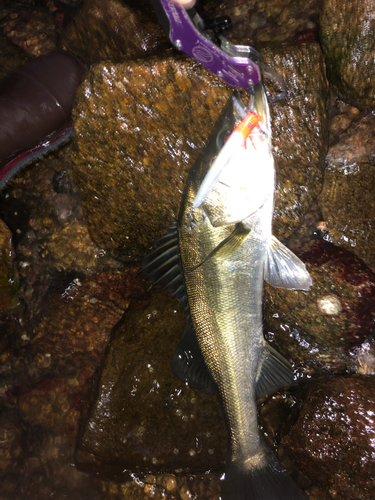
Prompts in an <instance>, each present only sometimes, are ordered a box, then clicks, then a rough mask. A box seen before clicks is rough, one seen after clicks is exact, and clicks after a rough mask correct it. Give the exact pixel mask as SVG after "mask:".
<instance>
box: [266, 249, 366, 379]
mask: <svg viewBox="0 0 375 500" xmlns="http://www.w3.org/2000/svg"><path fill="white" fill-rule="evenodd" d="M296 253H297V255H298V256H299V257H300V258H301V259H302V261H303V262H305V264H306V265H307V268H308V271H309V272H310V275H311V277H312V280H313V286H312V288H311V291H310V292H308V293H305V292H289V294H288V293H286V291H284V290H282V289H275V288H271V287H270V286H269V285H266V287H265V301H264V302H265V321H266V325H267V326H266V330H265V332H266V336H268V338H269V340H271V341H272V345H274V346H275V347H276V348H277V350H279V351H280V353H281V354H283V355H284V356H286V357H287V358H288V359H290V360H292V361H294V363H295V364H296V365H297V367H298V371H299V372H300V375H302V374H303V373H309V372H314V371H317V372H320V371H325V370H330V371H331V372H336V373H343V372H345V371H347V370H353V371H355V370H356V369H358V366H357V363H356V360H355V352H354V351H355V350H356V349H357V347H359V346H361V345H362V344H363V343H364V342H366V341H367V340H368V339H369V338H372V337H373V335H374V333H375V329H374V319H375V275H374V274H373V273H372V272H371V270H370V269H369V268H368V267H367V266H366V265H365V263H364V262H362V261H361V260H360V259H358V258H357V257H356V256H355V255H353V254H352V253H350V252H348V251H347V250H344V249H340V248H338V247H335V246H334V245H332V244H331V243H328V242H326V241H317V242H315V243H312V244H311V245H310V246H307V247H304V248H303V249H301V250H300V251H298V252H296ZM351 349H354V351H353V353H351Z"/></svg>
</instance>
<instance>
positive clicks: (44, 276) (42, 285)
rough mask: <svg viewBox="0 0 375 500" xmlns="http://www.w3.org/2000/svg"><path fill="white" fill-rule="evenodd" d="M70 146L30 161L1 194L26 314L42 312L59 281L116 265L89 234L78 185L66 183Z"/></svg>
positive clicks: (1, 208) (64, 281) (31, 314)
mask: <svg viewBox="0 0 375 500" xmlns="http://www.w3.org/2000/svg"><path fill="white" fill-rule="evenodd" d="M70 147H71V146H70V144H67V145H65V146H64V147H62V148H61V149H60V150H58V151H56V152H55V153H52V154H51V155H49V156H47V157H45V158H42V159H41V160H39V161H38V162H36V163H35V164H33V165H30V166H29V167H28V168H27V169H24V170H23V171H22V174H20V175H19V176H17V177H15V178H14V179H12V180H11V182H10V183H9V185H8V186H7V189H6V190H5V191H4V192H3V193H1V195H2V196H1V198H2V203H1V205H0V213H1V215H2V217H3V219H4V221H6V223H7V224H8V226H9V227H10V228H11V230H12V233H13V236H14V245H15V249H16V254H17V265H18V271H19V276H20V288H21V292H22V296H23V300H24V301H25V303H26V305H27V307H28V313H29V318H33V317H35V316H37V315H38V314H39V313H40V312H41V310H42V309H43V307H44V304H45V301H46V299H47V298H49V297H50V296H51V294H53V290H54V288H56V286H57V287H58V286H61V283H65V284H68V283H70V282H71V281H73V279H74V278H81V279H83V278H84V277H85V276H88V275H89V274H90V273H91V272H95V271H97V270H99V269H101V268H103V267H104V266H106V265H112V266H114V267H116V263H115V262H113V261H111V260H108V259H107V257H106V254H105V251H103V250H101V249H100V248H98V247H97V246H96V245H94V243H93V241H92V240H91V237H90V235H89V233H88V230H87V226H86V223H85V221H84V219H83V214H82V209H81V202H80V198H79V194H78V190H77V188H76V187H74V186H73V185H72V183H71V182H69V170H70ZM117 266H119V264H118V263H117ZM67 282H68V283H67Z"/></svg>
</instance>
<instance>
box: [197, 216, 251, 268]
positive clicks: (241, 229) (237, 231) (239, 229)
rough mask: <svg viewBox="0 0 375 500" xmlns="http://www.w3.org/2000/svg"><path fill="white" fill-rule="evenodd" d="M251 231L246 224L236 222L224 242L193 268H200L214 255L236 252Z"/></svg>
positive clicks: (220, 255) (227, 255)
mask: <svg viewBox="0 0 375 500" xmlns="http://www.w3.org/2000/svg"><path fill="white" fill-rule="evenodd" d="M249 233H250V230H249V229H246V228H245V226H244V225H243V224H242V223H241V222H239V223H238V224H236V226H235V228H234V230H233V231H232V232H231V233H230V235H229V236H228V237H227V238H225V239H224V240H223V241H222V242H220V243H219V244H218V245H217V246H216V247H215V248H214V249H213V250H212V252H210V253H209V254H208V255H207V257H206V258H205V259H203V261H202V262H201V263H200V264H198V265H197V266H195V267H194V268H193V269H192V270H193V271H195V269H198V267H200V266H201V265H202V264H204V263H205V262H207V261H208V260H209V259H211V258H212V257H214V256H216V257H224V258H225V257H230V256H231V255H233V254H234V252H236V251H237V250H238V249H239V248H240V246H241V245H242V243H243V242H244V241H245V239H246V238H247V237H248V235H249Z"/></svg>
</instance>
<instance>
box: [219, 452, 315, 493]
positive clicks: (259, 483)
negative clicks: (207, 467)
mask: <svg viewBox="0 0 375 500" xmlns="http://www.w3.org/2000/svg"><path fill="white" fill-rule="evenodd" d="M267 460H268V461H267V465H265V466H264V467H263V468H260V469H259V468H257V469H256V468H253V469H251V468H249V467H246V468H245V467H241V464H237V463H231V464H230V465H229V467H227V470H226V472H225V481H224V483H223V486H222V488H221V499H222V500H308V498H307V496H306V495H305V493H304V492H303V491H302V490H300V489H299V488H298V486H297V485H296V484H295V482H294V481H293V480H292V478H291V477H290V476H289V475H288V474H287V472H286V471H285V469H284V468H283V467H282V466H281V464H280V462H279V461H278V460H277V458H276V457H275V456H274V455H273V453H271V452H269V454H267Z"/></svg>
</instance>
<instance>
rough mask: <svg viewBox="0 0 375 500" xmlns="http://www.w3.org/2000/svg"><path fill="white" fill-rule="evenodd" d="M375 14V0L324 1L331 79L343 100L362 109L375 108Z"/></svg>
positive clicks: (323, 33) (322, 26)
mask: <svg viewBox="0 0 375 500" xmlns="http://www.w3.org/2000/svg"><path fill="white" fill-rule="evenodd" d="M353 13H355V14H354V15H353ZM373 13H374V4H373V2H372V0H352V1H351V2H350V3H346V2H342V1H341V0H324V2H323V9H322V15H321V23H320V32H321V40H322V47H323V50H324V53H325V56H326V62H327V71H328V75H329V80H330V82H331V83H332V84H333V85H334V87H335V89H336V91H337V92H338V94H339V95H340V96H341V97H343V99H345V100H349V102H351V104H353V105H354V106H357V107H359V108H362V109H363V108H370V109H371V108H374V105H375V92H374V78H375V69H374V51H375V41H374V30H375V20H374V17H373Z"/></svg>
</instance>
